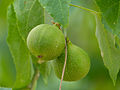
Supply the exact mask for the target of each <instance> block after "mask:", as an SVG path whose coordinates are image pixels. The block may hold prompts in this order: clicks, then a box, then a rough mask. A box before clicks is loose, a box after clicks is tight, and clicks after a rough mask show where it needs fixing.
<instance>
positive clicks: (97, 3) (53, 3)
mask: <svg viewBox="0 0 120 90" xmlns="http://www.w3.org/2000/svg"><path fill="white" fill-rule="evenodd" d="M70 2H71V3H70ZM10 3H12V4H11V5H10V6H9V8H8V12H7V19H8V31H7V29H6V32H5V33H0V87H6V88H14V89H16V88H23V89H24V87H25V88H27V87H28V86H29V85H31V84H32V80H33V78H34V76H33V74H35V73H34V70H35V68H36V67H37V68H38V69H39V70H40V73H41V74H42V76H43V78H44V79H43V80H44V82H45V83H47V79H48V76H49V74H50V71H51V65H50V63H43V64H38V63H36V62H37V58H35V57H34V56H32V54H31V53H30V51H29V50H28V47H27V42H26V39H27V36H28V33H29V32H30V31H31V29H32V28H34V27H35V26H37V25H39V24H44V23H45V19H46V18H48V17H46V15H45V13H46V11H47V13H48V14H49V15H50V17H52V18H53V20H54V22H55V23H54V24H56V23H57V24H56V25H60V27H59V28H60V29H63V31H64V32H66V28H68V26H69V25H70V24H69V23H70V22H69V14H71V13H70V11H71V8H69V7H70V6H71V7H72V6H74V7H78V8H80V9H82V10H85V11H88V12H91V13H92V14H93V15H94V16H95V17H96V38H97V40H98V45H99V48H100V52H101V56H102V58H103V62H104V65H105V66H106V67H107V69H108V71H109V74H110V77H111V79H112V80H113V83H114V85H115V83H116V80H117V75H118V72H119V70H120V30H119V28H120V0H72V1H71V0H67V1H66V0H15V1H14V2H12V0H8V1H6V0H2V1H1V0H0V13H2V14H0V20H3V19H6V10H7V7H8V5H9V4H10ZM74 4H75V5H74ZM77 5H78V6H77ZM73 10H74V9H73ZM78 17H79V16H78ZM73 19H74V18H73ZM0 23H1V22H0ZM73 26H74V25H73ZM0 27H1V26H0ZM73 28H75V27H73ZM68 29H69V28H68ZM0 32H3V30H0ZM71 32H74V30H73V31H71ZM6 33H8V35H7V43H6ZM2 34H4V35H2ZM90 43H91V42H90Z"/></svg>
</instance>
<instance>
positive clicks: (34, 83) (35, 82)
mask: <svg viewBox="0 0 120 90" xmlns="http://www.w3.org/2000/svg"><path fill="white" fill-rule="evenodd" d="M39 76H40V73H39V70H38V69H36V71H35V74H34V77H33V80H32V84H31V89H30V90H35V88H36V84H37V80H38V78H39Z"/></svg>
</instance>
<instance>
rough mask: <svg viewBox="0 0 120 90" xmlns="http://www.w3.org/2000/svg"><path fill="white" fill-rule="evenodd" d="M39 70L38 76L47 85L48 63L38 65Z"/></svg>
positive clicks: (49, 68)
mask: <svg viewBox="0 0 120 90" xmlns="http://www.w3.org/2000/svg"><path fill="white" fill-rule="evenodd" d="M39 70H40V74H41V75H42V77H43V81H44V83H45V84H47V83H48V76H49V75H50V72H51V64H50V62H44V63H42V64H40V65H39Z"/></svg>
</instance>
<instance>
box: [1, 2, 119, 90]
mask: <svg viewBox="0 0 120 90" xmlns="http://www.w3.org/2000/svg"><path fill="white" fill-rule="evenodd" d="M7 1H8V2H9V1H12V0H0V59H1V58H4V60H8V63H5V64H4V67H7V65H9V62H11V60H12V59H11V55H10V52H9V48H8V45H7V43H6V37H7V31H8V29H7V18H6V11H7V6H8V3H7ZM76 4H78V2H77V3H76ZM46 16H47V17H46V18H47V20H46V23H51V18H50V17H49V15H46ZM95 23H96V21H95V17H94V16H93V15H92V14H91V13H89V12H86V11H83V10H81V9H78V8H73V7H70V17H69V26H68V28H67V34H68V37H69V39H70V40H71V42H72V43H74V44H75V45H78V46H79V47H80V48H82V49H84V50H85V51H86V52H87V53H88V55H89V56H90V59H91V69H90V71H89V73H88V75H87V76H86V77H85V78H83V79H82V80H79V81H76V82H64V81H63V84H62V90H120V77H119V76H120V74H119V75H118V79H117V83H116V86H113V83H112V80H111V79H110V77H109V73H108V70H107V69H106V68H105V66H104V63H103V61H102V58H101V55H100V50H99V46H98V43H97V39H96V36H95V30H96V24H95ZM0 63H1V62H0ZM6 69H7V68H6ZM59 84H60V80H59V79H57V77H56V76H55V74H54V71H53V69H52V70H51V74H50V76H49V77H48V84H45V83H44V81H43V79H42V75H41V76H40V78H39V80H38V86H37V90H58V89H59ZM0 90H11V89H5V88H4V89H3V88H0Z"/></svg>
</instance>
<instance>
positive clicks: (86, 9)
mask: <svg viewBox="0 0 120 90" xmlns="http://www.w3.org/2000/svg"><path fill="white" fill-rule="evenodd" d="M69 5H70V6H73V7H77V8H80V9H83V10H85V11H88V12H91V13H93V14H97V13H100V12H97V11H94V10H91V9H88V8H85V7H82V6H78V5H74V4H69Z"/></svg>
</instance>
